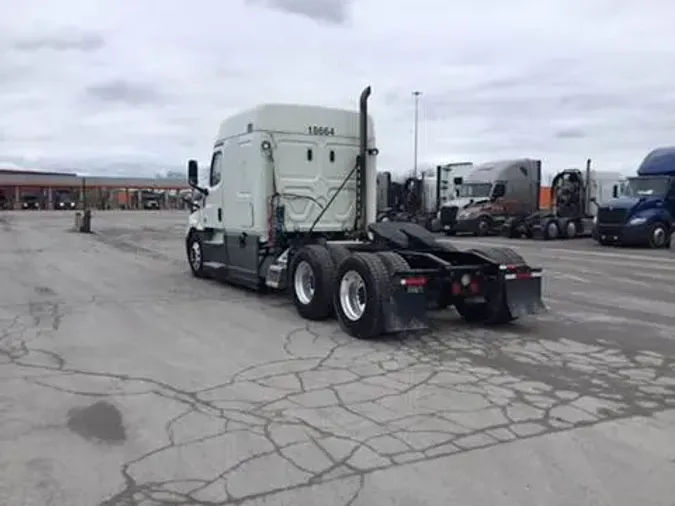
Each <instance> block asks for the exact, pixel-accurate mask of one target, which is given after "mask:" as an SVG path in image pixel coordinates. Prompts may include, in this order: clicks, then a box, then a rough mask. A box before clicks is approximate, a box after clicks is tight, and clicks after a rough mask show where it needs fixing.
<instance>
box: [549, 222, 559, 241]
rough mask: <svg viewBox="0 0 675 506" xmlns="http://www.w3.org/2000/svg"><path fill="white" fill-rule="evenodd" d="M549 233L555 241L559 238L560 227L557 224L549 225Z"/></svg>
mask: <svg viewBox="0 0 675 506" xmlns="http://www.w3.org/2000/svg"><path fill="white" fill-rule="evenodd" d="M547 232H548V236H549V237H550V238H551V239H555V238H556V237H558V225H556V224H555V222H551V223H549V224H548V230H547Z"/></svg>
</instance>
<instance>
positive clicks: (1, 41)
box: [0, 0, 675, 175]
mask: <svg viewBox="0 0 675 506" xmlns="http://www.w3.org/2000/svg"><path fill="white" fill-rule="evenodd" d="M460 4H463V6H462V7H460V6H459V5H460ZM0 12H1V13H2V15H0V162H4V163H5V164H8V163H14V164H17V165H20V166H24V167H31V168H55V167H60V168H75V169H78V170H81V171H83V172H84V171H86V172H98V173H109V174H122V173H137V172H141V173H145V174H148V175H153V174H155V173H156V172H157V170H158V168H171V169H173V168H176V167H177V168H181V169H182V167H183V166H184V163H185V160H186V159H188V158H190V157H196V158H199V159H200V160H208V159H209V150H210V147H211V145H212V141H213V137H214V135H215V132H216V129H217V126H218V123H219V122H220V120H222V119H223V118H225V117H227V116H228V115H229V114H231V113H233V112H236V111H238V110H240V109H242V108H245V107H248V106H251V105H254V104H256V103H259V102H265V101H284V102H303V103H311V104H326V105H332V106H346V107H356V102H357V100H358V95H359V93H360V91H361V89H362V87H363V86H364V85H367V84H371V85H372V86H373V99H372V112H373V115H374V117H375V121H376V128H377V133H378V136H379V141H378V144H379V147H380V153H381V154H380V166H381V167H383V168H389V169H393V170H407V169H410V168H411V166H412V163H413V124H414V121H413V111H414V106H413V103H414V102H413V99H412V96H411V92H412V91H413V90H420V91H422V92H423V95H422V96H421V99H420V144H419V158H420V163H421V164H429V163H433V164H435V163H440V162H444V163H447V162H453V161H464V160H471V161H474V162H481V161H487V160H491V159H500V158H515V157H523V156H529V157H538V158H541V159H542V160H544V161H545V163H546V166H547V167H548V168H549V170H558V169H561V168H568V167H573V166H577V167H581V166H583V164H584V161H585V159H586V158H588V157H590V158H592V159H593V160H594V161H595V164H596V167H597V168H599V169H601V168H606V169H621V170H625V171H627V172H630V171H632V170H633V169H634V168H635V166H636V164H637V163H638V162H639V161H640V159H641V158H642V157H643V156H644V155H645V154H646V152H647V151H648V150H650V149H651V148H653V147H656V146H658V145H670V144H675V31H674V30H673V25H672V20H673V19H675V3H673V2H667V1H666V0H642V1H640V2H637V1H629V0H510V1H508V2H505V1H503V0H476V1H474V2H448V1H443V0H415V1H412V2H411V1H405V0H353V1H350V0H342V2H341V1H340V0H226V1H215V0H192V1H186V0H162V1H158V0H143V1H139V0H136V1H133V2H132V1H131V0H96V1H89V2H84V1H81V0H80V1H75V0H59V1H58V2H57V1H53V0H49V1H48V0H23V1H22V2H18V1H17V0H0Z"/></svg>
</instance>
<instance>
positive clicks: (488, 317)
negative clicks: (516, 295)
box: [455, 284, 516, 325]
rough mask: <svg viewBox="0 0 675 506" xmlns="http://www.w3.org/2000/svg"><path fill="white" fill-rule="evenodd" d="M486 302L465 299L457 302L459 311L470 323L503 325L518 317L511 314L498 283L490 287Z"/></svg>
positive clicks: (456, 305)
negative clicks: (473, 302) (470, 302)
mask: <svg viewBox="0 0 675 506" xmlns="http://www.w3.org/2000/svg"><path fill="white" fill-rule="evenodd" d="M485 298H486V299H487V301H486V302H479V303H477V304H467V303H466V302H465V301H464V300H459V301H457V302H455V309H456V310H457V313H459V315H460V316H461V317H462V318H464V320H465V321H467V322H470V323H484V324H487V325H503V324H506V323H510V322H512V321H514V320H516V318H514V317H513V316H512V315H511V311H510V310H509V306H508V305H507V303H506V298H505V296H504V292H503V290H502V289H501V288H500V287H499V285H498V284H495V285H494V286H490V287H488V292H487V293H486V297H485Z"/></svg>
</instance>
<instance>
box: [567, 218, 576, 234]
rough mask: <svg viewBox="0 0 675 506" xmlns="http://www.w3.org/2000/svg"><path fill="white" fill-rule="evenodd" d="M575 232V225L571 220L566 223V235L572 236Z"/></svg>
mask: <svg viewBox="0 0 675 506" xmlns="http://www.w3.org/2000/svg"><path fill="white" fill-rule="evenodd" d="M576 234H577V226H576V225H575V224H574V222H573V221H570V222H569V223H568V224H567V237H574V236H575V235H576Z"/></svg>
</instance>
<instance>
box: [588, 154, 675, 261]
mask: <svg viewBox="0 0 675 506" xmlns="http://www.w3.org/2000/svg"><path fill="white" fill-rule="evenodd" d="M674 229H675V147H666V148H658V149H655V150H653V151H652V152H651V153H649V154H648V155H647V156H646V157H645V159H644V160H643V162H642V164H641V165H640V167H639V168H638V173H637V177H631V178H628V181H627V184H626V185H625V187H624V189H623V193H622V195H616V196H615V198H613V199H611V200H610V201H608V202H607V203H605V204H604V205H603V206H601V207H600V208H599V209H598V214H597V217H596V221H595V225H594V230H593V237H594V238H595V240H596V241H597V242H599V243H600V244H602V245H609V244H617V245H635V246H638V245H648V246H650V247H651V248H667V247H669V246H670V237H671V233H672V232H673V230H674Z"/></svg>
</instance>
